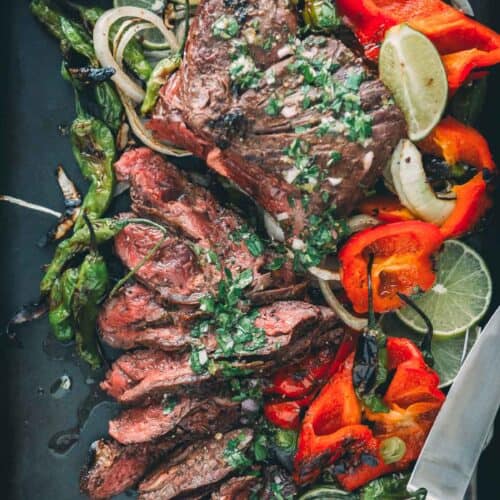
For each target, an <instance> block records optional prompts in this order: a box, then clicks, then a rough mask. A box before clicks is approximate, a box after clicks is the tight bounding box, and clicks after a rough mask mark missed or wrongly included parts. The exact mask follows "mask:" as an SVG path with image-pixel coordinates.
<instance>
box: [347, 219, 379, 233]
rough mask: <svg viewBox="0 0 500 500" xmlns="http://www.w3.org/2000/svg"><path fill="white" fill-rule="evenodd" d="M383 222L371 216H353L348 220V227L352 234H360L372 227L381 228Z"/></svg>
mask: <svg viewBox="0 0 500 500" xmlns="http://www.w3.org/2000/svg"><path fill="white" fill-rule="evenodd" d="M380 224H381V222H380V221H379V220H378V219H377V218H375V217H372V216H371V215H364V214H360V215H353V216H352V217H349V219H347V225H348V226H349V229H350V230H351V232H352V233H358V232H359V231H363V230H364V229H368V228H370V227H375V226H380Z"/></svg>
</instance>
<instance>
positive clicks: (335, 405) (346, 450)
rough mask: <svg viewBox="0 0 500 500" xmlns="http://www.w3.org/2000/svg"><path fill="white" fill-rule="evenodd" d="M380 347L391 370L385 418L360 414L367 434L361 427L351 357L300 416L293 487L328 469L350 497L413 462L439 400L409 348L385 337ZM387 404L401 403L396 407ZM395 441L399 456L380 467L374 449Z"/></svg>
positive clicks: (432, 377) (430, 376)
mask: <svg viewBox="0 0 500 500" xmlns="http://www.w3.org/2000/svg"><path fill="white" fill-rule="evenodd" d="M386 347H387V354H388V367H389V369H390V370H395V374H394V378H393V379H392V381H391V384H390V385H389V390H388V391H387V393H386V394H385V396H384V400H385V401H386V402H387V403H388V404H389V406H390V411H389V413H375V412H372V411H370V410H369V409H368V408H363V412H364V415H365V417H366V418H367V419H368V420H369V421H371V422H372V425H373V430H372V429H370V428H369V427H367V426H365V425H361V408H360V405H359V401H357V397H356V394H355V391H354V386H353V382H352V369H353V363H354V354H352V355H351V356H349V358H348V359H347V360H346V361H345V363H344V364H343V366H342V368H341V370H340V371H339V372H338V373H337V374H336V375H334V377H333V378H332V379H331V380H330V382H329V383H328V384H327V385H326V386H325V387H324V388H323V390H322V391H321V393H320V394H319V396H318V397H317V399H316V400H315V401H314V402H313V404H312V405H311V406H310V408H309V410H308V411H307V413H306V416H305V418H304V421H303V423H302V427H301V431H300V434H299V439H298V451H297V455H296V457H295V463H294V466H295V473H294V478H295V481H296V482H298V483H299V484H304V483H307V482H309V481H313V480H314V479H316V478H317V477H318V475H319V474H320V472H321V469H322V468H324V467H327V466H329V465H332V464H334V465H335V468H334V471H336V477H337V480H338V481H339V482H340V484H341V485H342V486H343V487H344V488H345V489H347V490H349V491H352V490H354V489H357V488H359V487H360V486H362V485H364V484H365V483H367V482H368V481H370V480H372V479H375V478H377V477H379V476H381V475H384V474H387V473H389V472H394V471H399V470H403V469H406V468H407V467H408V465H409V464H410V463H411V462H412V461H414V460H415V459H416V458H417V457H418V455H419V453H420V451H421V449H422V446H423V444H424V441H425V438H426V436H427V434H428V432H429V430H430V427H431V425H432V422H433V421H434V419H435V417H436V415H437V412H438V411H439V408H440V407H441V404H442V402H443V400H444V394H443V393H442V392H441V391H439V389H438V387H437V386H438V383H439V378H438V377H437V375H436V374H435V372H433V371H432V370H431V369H430V368H429V367H428V366H427V365H426V364H425V361H424V358H423V356H422V353H421V352H420V351H419V349H418V348H417V347H416V345H415V344H414V343H413V342H411V341H410V340H408V339H396V338H392V337H390V338H388V339H387V344H386ZM393 398H395V399H396V400H398V401H400V402H401V400H403V399H405V398H406V400H407V401H403V402H402V404H401V405H400V404H399V403H397V402H396V401H394V400H393ZM403 403H404V405H403ZM406 403H408V404H406ZM395 436H397V437H399V438H400V439H402V440H403V441H404V443H405V450H404V455H403V456H402V457H401V458H400V459H399V460H398V461H397V462H395V463H391V464H386V463H385V462H384V460H383V457H382V456H381V453H380V446H381V444H382V443H383V441H384V440H385V439H387V438H390V437H395Z"/></svg>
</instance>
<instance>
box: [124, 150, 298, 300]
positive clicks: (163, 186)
mask: <svg viewBox="0 0 500 500" xmlns="http://www.w3.org/2000/svg"><path fill="white" fill-rule="evenodd" d="M115 170H116V172H117V177H118V178H119V179H120V180H127V181H129V182H130V184H131V197H132V202H133V203H132V209H133V210H134V212H136V213H137V214H138V215H140V216H144V217H153V218H154V219H156V220H158V221H160V222H162V223H164V224H166V225H167V226H168V227H170V228H175V229H177V230H178V231H179V232H180V233H181V235H182V236H186V237H188V238H189V239H191V240H193V241H195V242H196V244H197V245H199V246H200V247H201V248H202V249H201V250H200V251H205V252H209V251H210V252H214V253H215V255H217V257H218V259H219V260H220V262H221V263H222V264H223V265H224V267H227V268H229V269H231V271H232V272H233V273H240V272H241V271H243V270H245V269H251V270H252V274H253V277H254V283H255V284H254V288H255V291H254V293H253V299H255V300H254V301H257V300H258V301H259V302H260V303H264V301H265V300H267V301H268V302H269V301H270V300H272V299H284V298H292V297H297V296H298V295H299V294H301V293H302V292H303V286H302V287H301V286H300V284H299V285H297V283H296V280H297V278H296V276H295V273H293V272H292V264H291V262H286V263H285V264H284V266H282V267H281V269H280V270H276V271H274V272H273V273H269V272H267V271H265V270H264V268H265V267H266V265H268V264H270V263H271V262H273V261H274V259H275V258H276V257H277V255H276V253H275V252H272V251H263V252H262V253H261V254H259V255H255V254H252V252H250V250H249V248H248V247H247V244H246V243H245V241H243V240H242V239H241V238H240V237H238V234H237V232H236V231H237V230H240V229H241V228H242V227H248V226H247V225H246V224H245V222H244V220H242V218H241V217H240V216H239V215H238V214H236V212H234V211H233V210H230V209H227V208H224V207H223V206H221V205H220V204H219V202H218V201H217V200H216V199H215V198H214V196H213V195H212V194H211V193H210V192H209V191H208V190H207V189H205V188H204V187H202V186H199V185H196V184H193V183H192V182H190V181H189V180H188V178H187V177H186V175H185V174H184V173H183V172H181V171H180V170H179V169H178V168H177V167H175V166H174V165H172V164H171V163H168V162H167V161H165V160H164V159H163V158H162V157H161V156H159V155H157V154H156V153H154V152H153V151H151V150H150V149H147V148H138V149H133V150H129V151H127V152H126V153H124V154H123V155H122V157H121V158H120V160H119V161H118V162H116V164H115ZM247 232H248V234H251V230H250V229H248V231H247ZM254 253H255V252H254ZM269 294H272V295H269ZM255 295H257V297H255Z"/></svg>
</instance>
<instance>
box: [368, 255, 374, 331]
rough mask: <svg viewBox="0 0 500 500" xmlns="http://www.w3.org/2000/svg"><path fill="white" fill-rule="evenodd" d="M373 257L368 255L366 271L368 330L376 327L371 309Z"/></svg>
mask: <svg viewBox="0 0 500 500" xmlns="http://www.w3.org/2000/svg"><path fill="white" fill-rule="evenodd" d="M374 260H375V255H374V254H373V253H370V255H369V256H368V270H367V283H368V328H369V329H370V328H374V327H375V325H376V319H375V311H374V309H373V280H372V269H373V261H374Z"/></svg>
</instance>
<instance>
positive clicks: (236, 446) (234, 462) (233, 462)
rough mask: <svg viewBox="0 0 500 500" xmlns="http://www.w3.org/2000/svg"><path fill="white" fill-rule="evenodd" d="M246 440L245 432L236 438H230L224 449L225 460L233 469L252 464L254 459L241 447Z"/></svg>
mask: <svg viewBox="0 0 500 500" xmlns="http://www.w3.org/2000/svg"><path fill="white" fill-rule="evenodd" d="M245 440H246V436H245V435H244V434H240V435H239V436H238V437H236V438H234V439H230V440H229V442H228V443H227V446H226V449H225V450H224V460H225V461H226V463H227V464H228V465H229V466H230V467H232V468H233V469H246V468H247V467H251V466H252V461H251V460H250V459H249V458H248V457H247V456H246V455H245V452H244V451H243V450H241V449H240V445H241V444H242V443H243V442H244V441H245Z"/></svg>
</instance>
